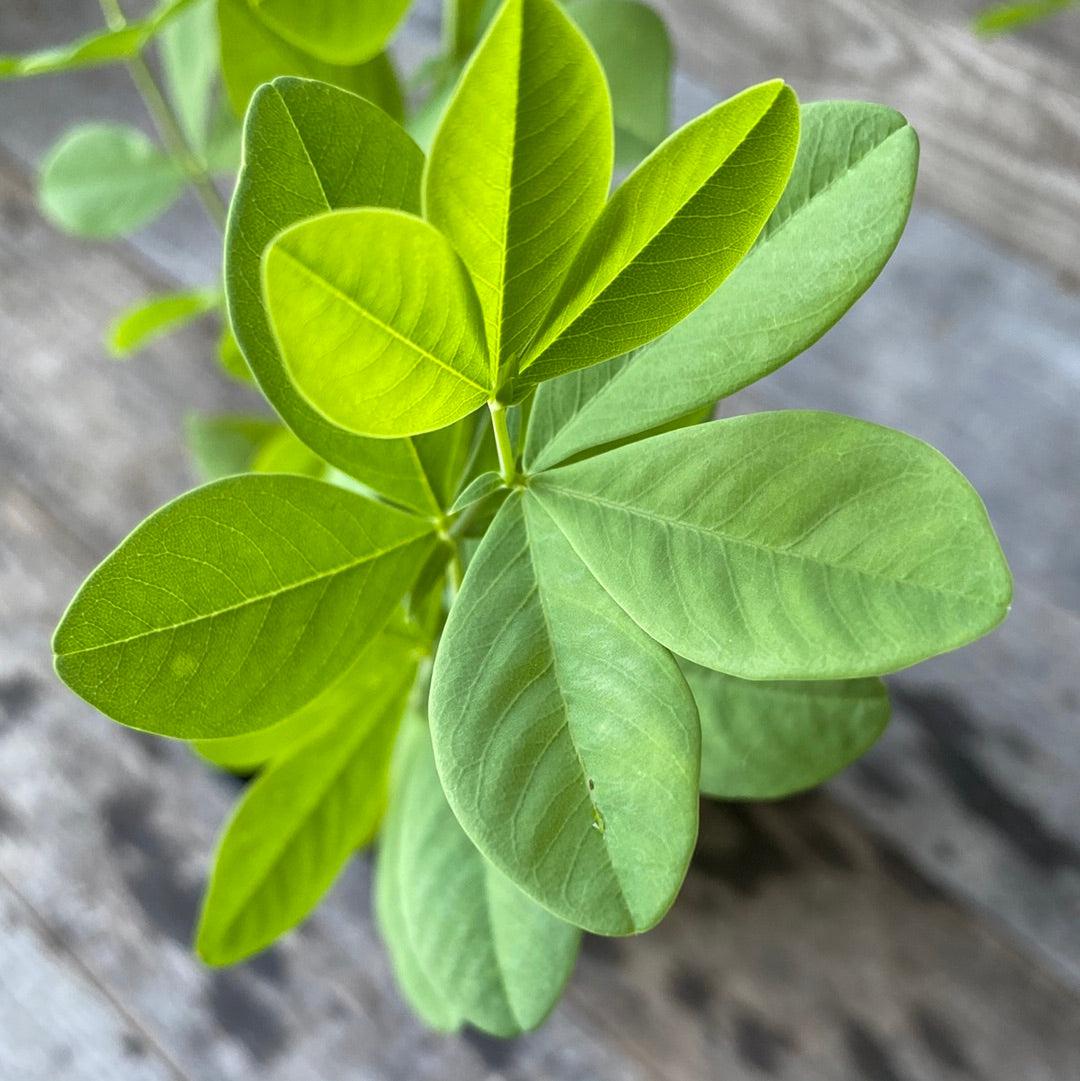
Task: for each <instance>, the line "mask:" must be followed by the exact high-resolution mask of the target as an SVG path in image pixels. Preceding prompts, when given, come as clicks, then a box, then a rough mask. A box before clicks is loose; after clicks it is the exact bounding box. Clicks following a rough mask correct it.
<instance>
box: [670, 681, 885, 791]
mask: <svg viewBox="0 0 1080 1081" xmlns="http://www.w3.org/2000/svg"><path fill="white" fill-rule="evenodd" d="M681 667H682V670H683V675H684V676H686V681H687V683H689V684H690V689H691V690H692V691H693V692H694V698H695V699H696V700H697V706H698V715H699V716H700V717H701V791H702V793H703V794H704V795H706V796H714V797H716V798H717V799H781V798H782V797H784V796H790V795H793V794H794V793H796V792H802V791H804V790H806V789H807V788H813V787H814V786H815V785H819V784H821V783H822V782H823V781H827V780H828V779H829V778H830V777H832V776H833V775H834V774H837V773H839V772H840V771H841V770H842V769H845V768H846V767H847V766H849V765H851V763H852V762H854V761H855V760H856V759H857V758H860V757H861V756H862V755H864V754H865V753H866V752H867V751H868V750H869V749H870V748H871V747H872V746H873V745H874V744H875V743H876V742H877V740H878V738H879V737H880V736H881V734H882V732H884V731H885V726H886V725H887V724H888V723H889V696H888V694H887V692H886V690H885V684H884V683H882V682H881V680H880V679H845V680H824V681H821V682H813V683H777V682H772V681H768V680H767V681H764V682H751V681H750V680H745V679H736V678H735V677H734V676H725V675H723V674H722V673H721V672H711V671H709V669H707V668H701V667H700V666H698V665H696V664H691V663H690V661H683V662H682V665H681Z"/></svg>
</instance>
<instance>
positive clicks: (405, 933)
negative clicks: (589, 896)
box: [379, 731, 581, 1037]
mask: <svg viewBox="0 0 1080 1081" xmlns="http://www.w3.org/2000/svg"><path fill="white" fill-rule="evenodd" d="M407 751H408V755H407V758H406V759H405V760H404V761H403V762H402V763H401V766H402V768H401V774H400V780H399V782H398V785H397V787H396V789H395V792H394V796H393V803H394V804H395V805H396V806H395V814H397V815H400V819H399V820H398V821H397V822H396V823H395V827H396V828H395V830H394V831H392V832H388V833H387V835H386V836H385V837H384V841H383V846H382V849H381V851H380V863H381V862H382V860H383V859H385V860H386V861H387V866H386V867H385V868H384V867H380V869H379V875H380V876H382V875H392V874H395V875H396V878H397V890H396V893H397V897H398V900H399V903H400V906H401V915H400V919H401V921H402V924H403V926H402V928H401V931H400V932H399V934H398V935H397V936H395V938H396V939H397V940H400V939H402V938H404V941H405V943H406V944H407V947H408V948H409V949H410V951H411V952H412V954H413V956H414V957H415V960H416V963H417V965H418V966H419V968H420V970H421V971H422V973H423V974H424V976H425V977H426V979H427V981H428V983H429V984H430V987H431V989H432V990H433V991H434V992H435V993H436V994H437V995H438V996H439V997H440V998H441V999H442V1001H443V1002H444V1003H446V1007H447V1009H448V1010H449V1011H450V1015H451V1016H460V1017H461V1018H462V1019H463V1020H466V1021H468V1022H470V1023H471V1024H473V1025H475V1026H476V1027H477V1028H480V1029H483V1030H484V1031H485V1032H489V1033H492V1034H493V1035H496V1036H504V1037H506V1036H514V1035H517V1034H518V1033H520V1032H525V1031H528V1030H529V1029H532V1028H535V1027H536V1026H537V1025H538V1024H540V1022H541V1021H542V1020H543V1019H544V1018H545V1017H546V1016H547V1014H548V1013H549V1012H550V1010H551V1008H552V1006H554V1004H555V1002H556V1001H557V1000H558V997H559V995H560V993H561V992H562V989H563V986H564V985H565V983H566V981H567V979H568V978H569V976H570V972H571V971H572V969H573V966H574V960H575V958H576V956H577V950H578V943H579V941H580V937H581V935H580V932H579V931H578V930H577V928H576V927H571V926H570V925H569V924H567V923H564V922H563V921H562V920H560V919H557V918H556V917H555V916H553V915H551V914H550V913H549V912H546V911H545V910H544V909H543V908H541V907H540V906H539V905H538V904H536V902H535V901H532V900H530V899H529V898H528V897H527V896H526V895H525V894H524V893H522V892H521V890H519V889H518V888H517V887H516V886H515V885H514V884H513V883H512V882H510V881H509V879H507V878H506V876H505V875H503V874H501V873H500V872H499V871H498V870H496V868H494V867H493V866H492V865H491V864H490V863H489V862H488V861H487V860H486V859H484V857H483V856H482V855H481V854H480V853H479V852H478V851H477V850H476V848H475V847H474V845H473V844H472V842H471V841H470V840H469V838H468V837H467V836H466V835H465V834H464V833H463V832H462V829H461V826H459V825H458V823H457V820H456V819H455V818H454V814H453V812H452V811H451V810H450V807H449V805H448V804H447V802H446V797H445V796H444V795H443V791H442V786H441V785H440V783H439V776H438V774H437V773H436V771H435V762H434V760H433V758H432V754H431V744H430V742H429V741H428V739H427V738H426V736H425V735H424V734H423V732H422V731H421V732H419V734H418V735H417V736H416V737H415V738H414V739H413V740H412V741H411V743H410V745H409V747H408V748H407ZM384 889H386V891H387V892H389V891H390V890H391V889H393V887H392V886H390V887H384ZM384 911H385V906H384ZM398 967H399V968H403V967H404V966H402V965H400V964H399V965H398Z"/></svg>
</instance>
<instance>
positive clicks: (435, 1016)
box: [374, 716, 464, 1032]
mask: <svg viewBox="0 0 1080 1081" xmlns="http://www.w3.org/2000/svg"><path fill="white" fill-rule="evenodd" d="M420 741H422V742H423V743H424V744H427V743H428V737H427V730H426V727H425V724H424V721H423V719H422V718H419V717H410V716H406V718H405V721H404V722H403V724H402V727H401V732H400V734H399V736H398V743H397V746H396V748H395V750H394V763H393V768H392V770H391V786H392V792H391V796H390V804H389V806H388V807H387V809H386V818H385V820H384V821H383V828H382V832H381V834H380V837H379V854H378V859H377V861H376V863H375V887H374V893H375V918H376V920H377V921H378V925H379V933H380V934H381V935H382V939H383V942H384V943H385V944H386V949H387V952H388V953H389V954H390V962H391V964H392V965H393V969H394V975H395V976H396V977H397V981H398V984H399V985H400V987H401V990H402V992H403V993H404V995H405V998H406V999H407V1000H408V1002H409V1003H410V1005H411V1006H412V1008H413V1009H414V1010H415V1011H416V1012H417V1014H419V1016H420V1017H421V1018H422V1019H423V1020H424V1022H425V1024H427V1025H429V1026H430V1027H431V1028H433V1029H435V1030H436V1031H437V1032H455V1031H456V1030H457V1029H459V1028H460V1027H461V1025H462V1022H463V1020H464V1018H463V1017H462V1016H461V1012H460V1009H459V1008H458V1007H457V1005H456V1004H454V1003H451V1002H449V1001H447V999H446V998H445V997H444V996H443V994H442V993H441V992H440V991H437V990H436V989H435V987H434V986H433V985H432V983H431V980H430V978H429V977H428V975H427V972H426V971H425V969H424V965H423V962H422V961H421V959H420V957H419V956H418V955H417V952H416V950H415V948H414V947H413V944H412V936H411V934H410V930H409V927H408V926H407V924H406V922H405V906H404V903H403V900H402V894H401V875H400V872H399V866H400V856H401V850H402V849H401V831H402V829H403V828H404V808H405V804H404V799H403V790H404V788H405V786H406V785H408V783H409V778H410V776H411V773H412V770H411V768H409V767H411V766H412V762H413V759H414V757H415V755H416V754H417V753H418V752H417V751H416V749H415V748H416V745H417V743H419V742H420ZM429 746H430V745H429ZM423 753H425V754H427V755H429V756H430V751H429V750H424V751H423Z"/></svg>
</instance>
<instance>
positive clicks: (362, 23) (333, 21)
mask: <svg viewBox="0 0 1080 1081" xmlns="http://www.w3.org/2000/svg"><path fill="white" fill-rule="evenodd" d="M248 2H249V3H250V5H251V7H252V9H253V10H254V11H255V12H257V13H258V16H259V18H260V19H261V20H262V21H263V22H265V23H266V25H267V26H270V27H272V28H273V29H274V30H275V31H276V32H277V33H278V34H280V35H281V36H282V37H283V38H285V40H286V41H289V42H292V44H293V45H295V46H296V47H297V48H298V49H302V50H303V51H304V52H306V53H311V55H312V56H317V57H318V58H319V59H320V60H325V61H327V62H328V63H331V64H358V63H360V62H361V61H362V60H370V59H371V57H373V56H374V55H375V54H376V53H377V52H379V51H380V50H381V49H382V48H383V46H384V45H385V44H386V42H387V39H388V38H389V37H390V34H391V33H392V32H393V30H394V28H395V27H396V26H397V24H398V23H399V22H400V21H401V17H402V15H404V14H405V12H406V11H407V10H408V7H409V2H410V0H248Z"/></svg>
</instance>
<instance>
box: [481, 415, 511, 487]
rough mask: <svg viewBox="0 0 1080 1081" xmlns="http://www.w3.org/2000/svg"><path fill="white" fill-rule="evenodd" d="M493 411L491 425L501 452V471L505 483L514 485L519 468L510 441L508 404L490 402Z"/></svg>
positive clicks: (496, 447) (508, 485) (509, 485)
mask: <svg viewBox="0 0 1080 1081" xmlns="http://www.w3.org/2000/svg"><path fill="white" fill-rule="evenodd" d="M488 409H489V410H490V411H491V427H492V429H493V430H494V432H495V449H496V450H497V451H498V453H499V472H500V473H501V474H502V479H503V483H504V484H505V485H506V486H507V487H508V488H510V487H513V485H514V482H515V481H516V480H517V468H516V467H515V465H514V446H513V443H512V442H511V441H510V429H509V427H508V426H507V423H506V406H505V405H503V404H502V403H501V402H496V401H490V402H488Z"/></svg>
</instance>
